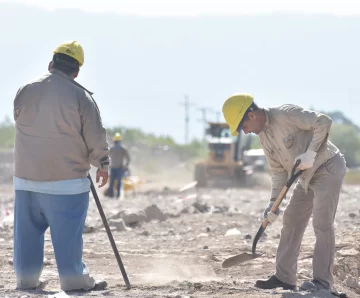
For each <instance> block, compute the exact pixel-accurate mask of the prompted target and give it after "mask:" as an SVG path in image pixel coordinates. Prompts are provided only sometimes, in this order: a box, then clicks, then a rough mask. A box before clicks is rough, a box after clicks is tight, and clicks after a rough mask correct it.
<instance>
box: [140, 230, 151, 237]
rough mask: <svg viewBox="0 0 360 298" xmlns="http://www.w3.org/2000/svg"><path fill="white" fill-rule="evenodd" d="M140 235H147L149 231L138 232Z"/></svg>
mask: <svg viewBox="0 0 360 298" xmlns="http://www.w3.org/2000/svg"><path fill="white" fill-rule="evenodd" d="M140 235H142V236H149V235H150V233H149V232H148V231H143V232H141V233H140Z"/></svg>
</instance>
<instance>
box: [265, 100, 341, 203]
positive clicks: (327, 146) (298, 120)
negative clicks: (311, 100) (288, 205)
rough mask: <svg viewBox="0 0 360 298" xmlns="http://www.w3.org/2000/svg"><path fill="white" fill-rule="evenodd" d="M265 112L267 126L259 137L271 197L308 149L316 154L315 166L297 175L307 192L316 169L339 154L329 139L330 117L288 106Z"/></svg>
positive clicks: (273, 196)
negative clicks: (265, 159) (266, 168)
mask: <svg viewBox="0 0 360 298" xmlns="http://www.w3.org/2000/svg"><path fill="white" fill-rule="evenodd" d="M264 110H265V114H266V124H265V129H264V130H263V131H262V132H260V133H259V138H260V142H261V145H262V147H263V149H264V153H265V156H266V158H267V161H268V164H269V169H270V172H271V176H272V178H271V181H272V187H271V198H277V197H278V195H279V194H280V191H281V189H282V188H283V187H284V185H285V183H286V181H287V179H288V175H289V174H288V173H290V172H291V170H292V168H293V166H294V163H295V159H296V157H297V156H299V155H300V154H302V153H305V152H306V151H307V150H308V149H310V150H312V151H315V152H317V155H316V158H315V162H314V166H313V167H312V168H311V169H308V170H306V171H305V172H304V173H303V174H302V175H301V176H300V183H301V184H302V186H303V187H304V189H305V191H306V192H307V190H308V186H309V182H310V180H311V178H312V176H313V175H314V173H315V172H316V170H317V169H318V168H319V167H320V166H321V165H322V164H323V163H325V162H326V161H327V160H329V159H330V158H332V157H333V156H335V155H336V154H338V153H339V152H340V151H339V149H338V148H337V147H336V146H335V145H334V144H332V143H331V142H330V141H329V140H328V134H329V132H330V127H331V124H332V120H331V118H330V117H328V116H327V115H324V114H321V113H319V112H314V111H309V110H305V109H303V108H301V107H299V106H296V105H290V104H286V105H282V106H279V107H274V108H265V109H264Z"/></svg>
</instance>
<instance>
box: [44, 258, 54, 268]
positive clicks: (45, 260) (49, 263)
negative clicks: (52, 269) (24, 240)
mask: <svg viewBox="0 0 360 298" xmlns="http://www.w3.org/2000/svg"><path fill="white" fill-rule="evenodd" d="M52 264H53V262H52V261H51V260H48V259H47V258H44V266H50V265H52Z"/></svg>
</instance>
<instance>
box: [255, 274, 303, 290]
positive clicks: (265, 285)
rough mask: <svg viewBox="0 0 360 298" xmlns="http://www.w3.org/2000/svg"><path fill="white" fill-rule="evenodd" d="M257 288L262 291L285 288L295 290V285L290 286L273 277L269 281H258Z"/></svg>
mask: <svg viewBox="0 0 360 298" xmlns="http://www.w3.org/2000/svg"><path fill="white" fill-rule="evenodd" d="M255 287H257V288H260V289H276V288H283V289H284V290H295V289H296V286H295V285H289V284H286V283H284V282H282V281H281V280H279V279H278V278H277V277H276V276H275V275H273V276H271V277H270V278H269V279H267V280H257V281H256V283H255Z"/></svg>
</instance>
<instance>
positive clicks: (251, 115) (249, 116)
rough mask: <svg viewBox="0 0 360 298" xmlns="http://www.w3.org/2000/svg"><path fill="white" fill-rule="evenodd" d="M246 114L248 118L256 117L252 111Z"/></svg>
mask: <svg viewBox="0 0 360 298" xmlns="http://www.w3.org/2000/svg"><path fill="white" fill-rule="evenodd" d="M247 116H248V118H249V119H250V120H254V119H255V118H256V115H255V113H254V112H249V113H248V114H247Z"/></svg>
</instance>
